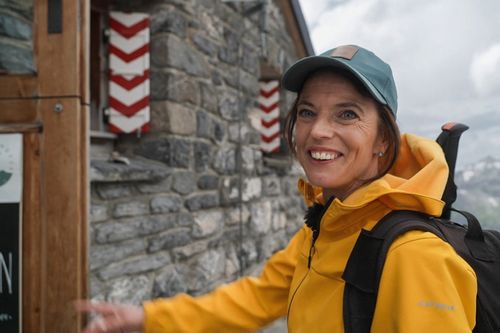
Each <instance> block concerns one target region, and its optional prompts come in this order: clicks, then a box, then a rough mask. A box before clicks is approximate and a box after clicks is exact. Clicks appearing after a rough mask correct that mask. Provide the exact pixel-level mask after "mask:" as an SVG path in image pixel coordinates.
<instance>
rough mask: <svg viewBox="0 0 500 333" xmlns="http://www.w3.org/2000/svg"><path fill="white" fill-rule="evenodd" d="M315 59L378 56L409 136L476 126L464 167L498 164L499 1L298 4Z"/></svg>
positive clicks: (466, 142)
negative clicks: (347, 51) (355, 50)
mask: <svg viewBox="0 0 500 333" xmlns="http://www.w3.org/2000/svg"><path fill="white" fill-rule="evenodd" d="M300 3H301V7H302V12H303V14H304V17H305V19H306V21H307V24H308V27H309V34H310V37H311V40H312V43H313V46H314V49H315V51H316V53H321V52H323V51H326V50H328V49H330V48H332V47H334V46H337V45H342V44H357V45H360V46H363V47H366V48H368V49H370V50H372V51H374V52H375V53H376V54H377V55H379V56H380V57H381V58H382V59H384V60H385V61H386V62H388V63H389V64H390V65H391V67H392V69H393V72H394V77H395V80H396V84H397V86H398V94H399V109H398V122H399V125H400V127H401V129H402V131H404V132H413V133H417V134H420V135H425V136H429V137H435V136H436V135H437V134H439V127H440V125H442V124H443V123H444V122H446V121H459V122H463V123H465V124H467V125H469V126H470V127H471V129H470V130H469V131H468V132H466V133H465V134H464V137H463V140H462V143H463V144H462V147H461V152H460V154H459V155H460V159H459V164H460V165H464V164H467V163H468V162H467V159H470V160H471V161H472V162H474V161H476V160H478V159H480V158H484V157H485V156H486V155H492V156H495V157H498V158H500V0H481V1H476V0H418V1H416V0H300Z"/></svg>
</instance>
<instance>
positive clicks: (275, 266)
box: [78, 45, 477, 333]
mask: <svg viewBox="0 0 500 333" xmlns="http://www.w3.org/2000/svg"><path fill="white" fill-rule="evenodd" d="M282 83H283V86H284V87H285V88H286V89H288V90H290V91H293V92H297V93H298V94H297V100H296V102H295V104H294V107H293V108H292V110H291V112H290V114H289V115H288V118H287V130H286V135H287V140H288V143H289V145H290V149H291V150H292V152H293V153H294V154H295V156H296V158H297V160H298V161H299V163H300V164H301V166H302V167H303V169H304V171H305V174H306V176H307V181H305V180H300V181H299V189H300V191H301V192H302V193H303V195H304V198H305V201H306V203H307V204H308V205H309V206H310V207H315V210H314V211H310V212H309V214H308V221H307V224H308V226H305V227H304V228H302V229H301V230H299V231H298V232H297V233H296V234H295V236H294V237H293V238H292V240H291V241H290V243H289V244H288V246H287V247H286V248H285V249H284V250H282V251H280V252H278V253H276V254H275V255H274V256H272V257H271V258H270V259H269V261H268V262H267V264H266V266H265V268H264V270H263V272H262V274H261V276H260V277H258V278H251V277H247V278H242V279H240V280H238V281H236V282H234V283H231V284H228V285H225V286H222V287H220V288H218V289H216V290H215V291H213V292H211V293H210V294H207V295H205V296H202V297H198V298H193V297H190V296H188V295H184V294H183V295H178V296H176V297H174V298H172V299H159V300H154V301H152V302H146V303H145V304H144V306H143V308H139V307H132V306H125V305H115V304H106V303H101V304H91V303H88V302H80V303H79V304H78V308H79V309H80V310H82V311H93V312H97V313H98V314H99V315H100V317H98V318H97V319H96V320H94V321H93V322H91V323H90V324H89V325H88V327H87V329H86V330H85V332H86V333H90V332H132V331H134V330H137V331H144V332H148V333H149V332H154V333H156V332H245V331H252V330H256V329H258V328H260V327H263V326H265V325H266V324H268V323H269V322H271V321H273V320H274V319H276V318H278V317H281V316H284V315H286V316H287V320H288V330H289V332H343V331H344V326H343V319H342V309H343V303H342V301H343V290H344V281H343V280H342V273H343V270H344V267H345V265H346V262H347V259H348V258H349V255H350V252H351V250H352V248H353V246H354V243H355V242H356V239H357V237H358V235H359V233H360V231H361V229H362V228H364V229H371V228H372V227H373V226H374V225H375V224H376V223H377V221H379V220H380V219H381V218H382V217H383V216H384V215H386V214H388V213H389V212H390V211H392V210H394V209H405V210H415V211H421V212H424V213H427V214H430V215H435V216H439V215H440V213H441V211H442V208H443V203H442V201H441V200H440V198H441V194H442V192H443V190H444V186H445V184H446V180H447V175H448V169H447V165H446V161H445V159H444V156H443V154H442V151H441V149H440V147H439V146H438V145H437V144H436V143H434V142H433V141H431V140H427V139H423V138H419V137H417V136H413V135H403V136H402V137H401V138H400V136H399V131H398V128H397V125H396V123H395V117H396V111H397V93H396V86H395V84H394V79H393V76H392V72H391V69H390V67H389V66H388V65H387V64H386V63H384V62H383V61H382V60H381V59H379V58H378V57H377V56H376V55H375V54H373V53H372V52H370V51H368V50H366V49H364V48H361V47H358V46H353V45H349V46H341V47H337V48H335V49H332V50H329V51H327V52H325V53H323V54H322V55H319V56H312V57H307V58H304V59H302V60H300V61H298V62H297V63H296V64H294V65H293V66H292V67H290V68H289V69H288V70H287V72H286V73H285V74H284V76H283V80H282ZM389 170H390V171H389ZM318 207H319V208H318ZM318 212H319V213H318ZM476 292H477V286H476V277H475V274H474V272H473V270H472V269H471V267H470V266H469V265H468V264H467V263H465V261H464V260H462V259H461V258H460V257H459V256H458V255H457V254H456V253H455V252H454V250H453V249H452V248H451V246H449V245H448V244H447V243H445V242H443V241H441V240H440V239H439V238H438V237H436V236H434V235H433V234H430V233H427V232H422V231H410V232H408V233H406V234H404V235H403V236H401V237H400V238H398V239H397V240H396V241H395V242H394V243H393V244H392V246H391V248H390V250H389V253H388V256H387V259H386V264H385V266H384V271H383V274H382V278H381V282H380V287H379V293H378V298H377V305H376V309H375V314H374V318H373V322H372V329H371V331H372V332H380V333H382V332H384V333H387V332H471V331H472V328H473V327H474V325H475V299H476Z"/></svg>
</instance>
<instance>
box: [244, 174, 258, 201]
mask: <svg viewBox="0 0 500 333" xmlns="http://www.w3.org/2000/svg"><path fill="white" fill-rule="evenodd" d="M261 194H262V180H261V178H259V177H251V178H244V179H243V191H242V199H243V201H245V202H246V201H250V200H254V199H258V198H260V197H261Z"/></svg>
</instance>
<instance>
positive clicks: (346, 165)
mask: <svg viewBox="0 0 500 333" xmlns="http://www.w3.org/2000/svg"><path fill="white" fill-rule="evenodd" d="M295 126H296V127H295V144H296V154H297V159H298V161H299V162H300V164H301V165H302V167H303V168H304V171H305V173H306V176H307V178H308V180H309V182H310V183H311V184H312V185H315V186H319V187H322V188H323V193H324V194H323V195H324V198H325V199H328V198H329V197H330V196H332V195H333V196H335V197H337V198H339V199H340V200H343V199H345V198H346V197H347V196H348V195H349V194H351V193H352V192H354V191H355V190H356V189H357V188H359V187H360V186H361V185H363V183H364V181H365V180H367V179H369V178H371V177H374V176H376V175H377V172H378V159H379V157H378V153H379V152H381V151H383V152H385V151H386V144H385V143H384V142H383V140H382V138H381V137H380V135H379V133H378V132H379V131H378V127H379V116H378V112H377V104H376V102H375V101H374V100H373V99H372V98H370V97H367V96H363V95H362V94H361V93H359V92H358V90H356V88H355V87H354V85H353V84H352V83H351V81H349V80H348V79H346V78H344V77H343V76H340V75H339V74H335V73H333V72H323V73H317V74H314V75H313V76H311V77H310V78H308V79H307V80H306V82H305V83H304V86H303V88H302V91H301V92H300V95H299V100H298V103H297V122H296V125H295Z"/></svg>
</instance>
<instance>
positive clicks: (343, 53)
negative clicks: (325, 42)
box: [330, 45, 359, 60]
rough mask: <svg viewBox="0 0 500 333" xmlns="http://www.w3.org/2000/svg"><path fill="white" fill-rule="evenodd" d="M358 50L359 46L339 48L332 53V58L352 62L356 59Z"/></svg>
mask: <svg viewBox="0 0 500 333" xmlns="http://www.w3.org/2000/svg"><path fill="white" fill-rule="evenodd" d="M358 50H359V47H357V46H352V45H344V46H339V47H337V48H336V49H335V50H333V51H332V53H331V54H330V56H332V57H339V58H344V59H347V60H351V59H352V57H354V55H355V54H356V52H358Z"/></svg>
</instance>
